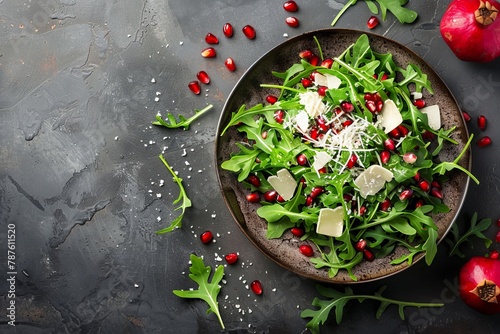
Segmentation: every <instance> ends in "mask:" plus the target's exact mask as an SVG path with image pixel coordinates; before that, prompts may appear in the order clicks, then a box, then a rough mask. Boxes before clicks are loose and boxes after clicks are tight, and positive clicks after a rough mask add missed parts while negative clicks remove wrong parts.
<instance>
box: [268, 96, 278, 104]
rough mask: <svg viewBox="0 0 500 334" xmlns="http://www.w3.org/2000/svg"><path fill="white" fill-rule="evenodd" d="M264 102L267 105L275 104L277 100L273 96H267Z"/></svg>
mask: <svg viewBox="0 0 500 334" xmlns="http://www.w3.org/2000/svg"><path fill="white" fill-rule="evenodd" d="M266 101H267V103H270V104H275V103H276V102H277V101H278V98H277V97H276V96H274V95H268V96H266Z"/></svg>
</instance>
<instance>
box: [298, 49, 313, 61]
mask: <svg viewBox="0 0 500 334" xmlns="http://www.w3.org/2000/svg"><path fill="white" fill-rule="evenodd" d="M313 56H314V52H312V51H311V50H308V49H306V50H302V51H300V52H299V57H300V59H304V60H309V59H311V58H312V57H313Z"/></svg>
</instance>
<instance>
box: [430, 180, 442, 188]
mask: <svg viewBox="0 0 500 334" xmlns="http://www.w3.org/2000/svg"><path fill="white" fill-rule="evenodd" d="M431 187H433V188H436V189H439V190H441V189H443V187H442V186H441V183H439V182H438V181H432V183H431Z"/></svg>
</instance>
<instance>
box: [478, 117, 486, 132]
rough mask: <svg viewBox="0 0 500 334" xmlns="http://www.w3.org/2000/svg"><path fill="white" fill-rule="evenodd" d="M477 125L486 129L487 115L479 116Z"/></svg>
mask: <svg viewBox="0 0 500 334" xmlns="http://www.w3.org/2000/svg"><path fill="white" fill-rule="evenodd" d="M477 126H478V127H479V129H481V130H484V129H486V117H485V116H484V115H481V116H479V117H478V118H477Z"/></svg>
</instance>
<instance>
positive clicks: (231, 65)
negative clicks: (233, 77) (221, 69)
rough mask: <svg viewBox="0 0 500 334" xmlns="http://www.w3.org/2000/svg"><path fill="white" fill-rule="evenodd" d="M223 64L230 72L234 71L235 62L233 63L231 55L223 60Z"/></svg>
mask: <svg viewBox="0 0 500 334" xmlns="http://www.w3.org/2000/svg"><path fill="white" fill-rule="evenodd" d="M224 65H226V68H227V69H228V70H230V71H231V72H234V71H236V64H235V63H234V60H233V58H231V57H229V58H227V59H226V61H225V62H224Z"/></svg>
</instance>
